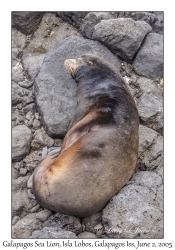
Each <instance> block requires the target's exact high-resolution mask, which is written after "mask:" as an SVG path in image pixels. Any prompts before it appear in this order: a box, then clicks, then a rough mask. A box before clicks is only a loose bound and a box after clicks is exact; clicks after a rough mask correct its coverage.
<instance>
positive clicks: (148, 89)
mask: <svg viewBox="0 0 175 250" xmlns="http://www.w3.org/2000/svg"><path fill="white" fill-rule="evenodd" d="M136 83H137V84H138V86H139V88H140V91H141V92H142V93H148V94H150V93H151V94H152V95H153V96H154V97H155V98H156V99H158V100H159V101H161V102H162V100H163V89H162V88H161V87H160V85H159V84H157V82H155V81H153V80H151V79H148V78H146V77H138V79H137V81H136Z"/></svg>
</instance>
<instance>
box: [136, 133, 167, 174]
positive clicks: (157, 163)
mask: <svg viewBox="0 0 175 250" xmlns="http://www.w3.org/2000/svg"><path fill="white" fill-rule="evenodd" d="M139 168H140V169H141V170H151V171H153V170H154V171H155V172H157V173H160V175H163V137H162V136H159V137H158V138H157V139H156V140H155V141H154V143H153V145H152V146H151V148H150V150H148V151H146V152H145V153H144V154H143V156H142V160H141V162H140V163H139Z"/></svg>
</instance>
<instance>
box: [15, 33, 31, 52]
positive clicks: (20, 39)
mask: <svg viewBox="0 0 175 250" xmlns="http://www.w3.org/2000/svg"><path fill="white" fill-rule="evenodd" d="M26 42H27V37H26V36H25V35H24V34H22V33H21V32H20V31H18V30H15V29H12V48H14V49H17V50H18V52H22V50H23V49H24V47H25V46H26Z"/></svg>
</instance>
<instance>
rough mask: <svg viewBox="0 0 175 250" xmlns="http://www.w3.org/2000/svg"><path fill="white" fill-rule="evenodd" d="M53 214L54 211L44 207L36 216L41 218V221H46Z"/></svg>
mask: <svg viewBox="0 0 175 250" xmlns="http://www.w3.org/2000/svg"><path fill="white" fill-rule="evenodd" d="M51 215H52V212H51V211H49V210H47V209H44V210H42V211H40V212H38V213H37V214H36V218H37V219H38V220H40V221H41V222H44V221H46V220H47V219H48V218H49V217H50V216H51Z"/></svg>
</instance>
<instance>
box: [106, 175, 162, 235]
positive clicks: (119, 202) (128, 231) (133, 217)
mask: <svg viewBox="0 0 175 250" xmlns="http://www.w3.org/2000/svg"><path fill="white" fill-rule="evenodd" d="M149 174H150V177H151V176H152V177H153V179H152V180H155V179H156V178H155V177H156V176H153V173H151V172H149V173H146V174H145V176H144V177H145V178H148V176H149ZM137 177H138V176H137ZM150 177H149V178H150ZM157 177H158V176H157ZM158 178H159V177H158ZM149 180H151V179H149ZM158 180H159V179H158ZM138 181H139V183H140V184H139V185H138V184H137V182H136V183H135V182H134V183H133V184H130V185H127V186H125V187H124V188H122V189H121V191H120V192H119V193H118V194H117V195H115V196H114V197H113V198H112V199H111V201H110V202H109V203H108V204H107V206H106V207H105V208H104V209H103V211H102V214H103V215H102V220H103V225H104V227H105V231H106V233H107V235H108V236H109V237H110V238H163V211H162V209H161V208H160V205H158V203H156V202H155V200H156V197H157V192H158V191H157V189H155V188H153V189H152V188H150V187H148V186H145V185H144V184H145V182H146V180H143V179H142V178H140V179H139V178H138ZM158 183H160V182H159V181H158V182H157V184H158ZM142 184H143V185H142ZM148 184H149V185H152V182H151V183H150V182H148ZM153 185H154V184H153ZM159 201H160V199H159Z"/></svg>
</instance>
